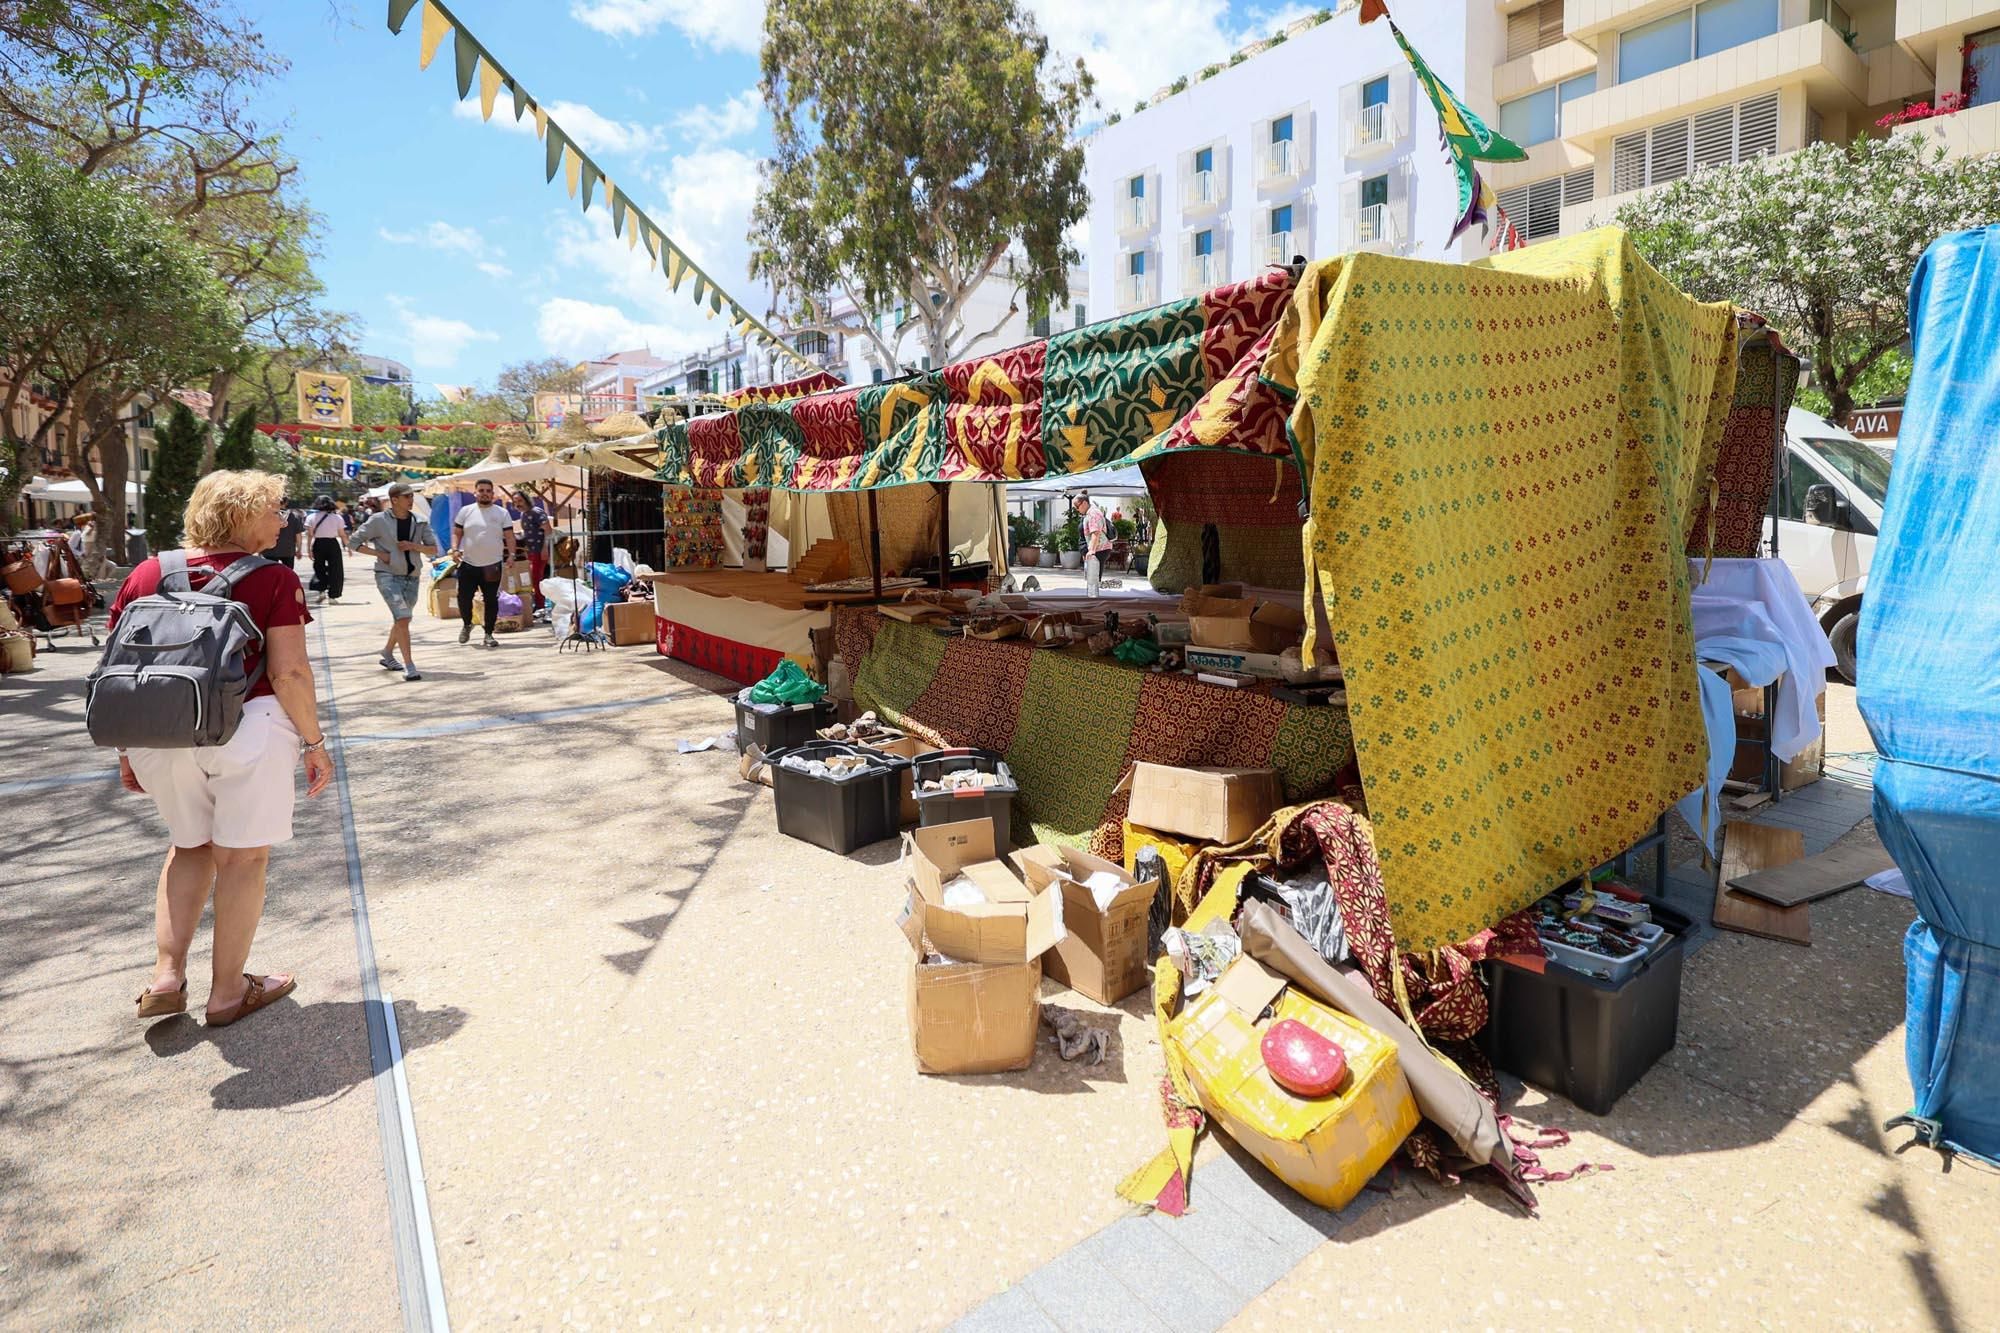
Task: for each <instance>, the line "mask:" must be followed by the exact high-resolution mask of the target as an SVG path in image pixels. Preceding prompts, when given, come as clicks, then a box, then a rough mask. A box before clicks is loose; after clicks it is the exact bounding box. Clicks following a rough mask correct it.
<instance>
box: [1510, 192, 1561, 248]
mask: <svg viewBox="0 0 2000 1333" xmlns="http://www.w3.org/2000/svg"><path fill="white" fill-rule="evenodd" d="M1562 207H1563V199H1562V178H1561V177H1560V176H1551V177H1549V178H1548V179H1547V180H1544V181H1536V182H1535V183H1534V184H1533V185H1530V186H1529V187H1528V217H1527V222H1526V225H1525V226H1524V228H1523V234H1524V235H1525V236H1526V237H1527V238H1528V239H1529V240H1531V241H1539V240H1541V239H1542V238H1543V237H1544V236H1554V235H1555V234H1556V233H1557V232H1559V231H1561V230H1562ZM1510 216H1511V214H1510Z"/></svg>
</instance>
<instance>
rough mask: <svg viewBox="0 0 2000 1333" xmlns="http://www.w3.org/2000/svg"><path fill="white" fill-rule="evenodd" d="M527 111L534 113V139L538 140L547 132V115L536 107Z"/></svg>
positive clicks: (531, 107)
mask: <svg viewBox="0 0 2000 1333" xmlns="http://www.w3.org/2000/svg"><path fill="white" fill-rule="evenodd" d="M529 110H531V111H533V112H534V113H535V137H536V138H537V139H539V138H541V137H543V136H544V135H546V134H547V133H548V132H549V113H548V112H546V111H544V110H542V109H541V108H540V107H538V106H530V107H529Z"/></svg>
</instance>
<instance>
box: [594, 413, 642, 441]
mask: <svg viewBox="0 0 2000 1333" xmlns="http://www.w3.org/2000/svg"><path fill="white" fill-rule="evenodd" d="M651 429H652V427H651V426H648V425H647V424H646V418H644V417H642V416H640V415H639V414H638V413H637V412H613V413H612V414H611V415H610V416H608V417H606V418H604V420H602V421H600V422H598V423H597V424H596V425H594V426H592V427H591V428H590V430H591V433H592V434H593V435H595V436H597V438H598V439H600V440H622V439H624V438H625V437H626V436H628V435H644V434H645V433H646V432H647V431H649V430H651Z"/></svg>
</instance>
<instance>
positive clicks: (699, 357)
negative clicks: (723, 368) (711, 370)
mask: <svg viewBox="0 0 2000 1333" xmlns="http://www.w3.org/2000/svg"><path fill="white" fill-rule="evenodd" d="M714 359H715V358H714V357H712V356H710V355H709V354H708V353H707V352H696V353H694V354H693V355H692V356H684V357H682V358H681V371H682V373H683V374H685V373H686V372H688V371H690V370H701V369H703V368H705V367H706V366H707V365H708V364H709V363H710V362H711V361H713V360H714Z"/></svg>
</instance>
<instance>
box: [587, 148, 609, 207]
mask: <svg viewBox="0 0 2000 1333" xmlns="http://www.w3.org/2000/svg"><path fill="white" fill-rule="evenodd" d="M603 179H604V173H603V172H601V171H599V170H598V169H597V166H596V164H595V163H593V162H592V161H591V160H590V159H589V158H587V157H586V158H584V159H583V211H584V212H586V213H588V212H589V211H590V192H591V190H592V189H594V188H595V187H596V185H597V182H599V181H601V180H603Z"/></svg>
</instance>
